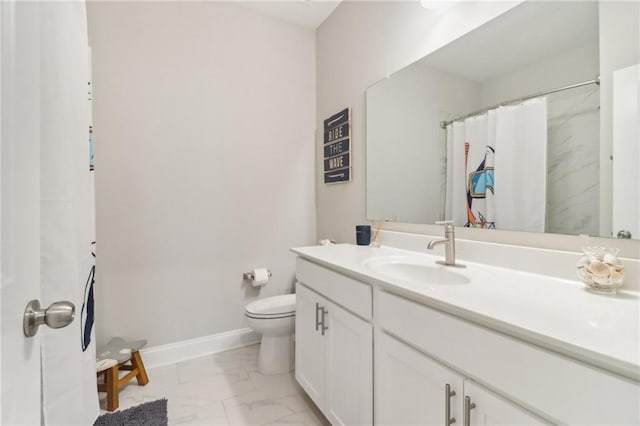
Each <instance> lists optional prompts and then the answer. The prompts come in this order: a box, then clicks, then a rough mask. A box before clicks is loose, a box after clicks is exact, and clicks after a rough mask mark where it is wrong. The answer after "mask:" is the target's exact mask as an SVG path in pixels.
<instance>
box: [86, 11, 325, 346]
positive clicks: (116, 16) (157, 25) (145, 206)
mask: <svg viewBox="0 0 640 426" xmlns="http://www.w3.org/2000/svg"><path fill="white" fill-rule="evenodd" d="M88 14H89V36H90V44H91V46H92V49H93V80H94V104H93V106H94V128H95V141H96V149H95V151H96V197H97V218H96V219H97V283H96V293H97V294H96V299H97V306H96V310H97V317H98V318H97V334H98V340H99V341H101V342H103V341H105V340H106V339H109V338H110V337H112V336H122V337H125V338H132V339H134V338H146V339H148V340H149V345H150V346H155V345H160V344H165V343H170V342H175V341H180V340H185V339H189V338H195V337H199V336H206V335H210V334H216V333H220V332H224V331H229V330H234V329H239V328H243V327H246V324H245V322H244V316H243V311H244V306H245V305H246V304H247V303H248V302H250V301H251V300H254V299H255V298H256V297H258V296H260V297H264V296H269V295H273V294H282V293H285V292H291V291H292V289H293V287H292V283H293V277H294V257H293V256H292V255H291V254H290V253H289V248H290V247H294V246H302V245H309V244H311V243H312V242H313V241H314V240H315V204H314V198H313V197H314V195H313V194H314V170H313V166H312V165H313V161H314V151H313V144H314V118H315V45H314V43H315V36H314V32H313V30H309V29H303V28H300V27H297V26H293V25H289V24H286V23H283V22H281V21H277V20H275V19H271V18H266V17H263V16H260V15H258V14H255V13H254V12H252V11H249V10H246V9H243V8H241V7H239V6H236V5H232V4H230V3H219V2H200V3H190V2H144V3H132V2H89V3H88ZM260 266H265V267H269V268H270V269H271V270H272V271H273V278H272V280H271V282H270V283H269V284H268V285H267V286H266V287H263V288H262V290H261V293H259V292H258V291H256V290H255V289H253V288H248V287H247V286H246V285H245V284H243V282H242V272H244V271H247V270H250V269H252V268H253V267H260Z"/></svg>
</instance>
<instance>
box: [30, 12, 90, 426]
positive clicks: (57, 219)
mask: <svg viewBox="0 0 640 426" xmlns="http://www.w3.org/2000/svg"><path fill="white" fill-rule="evenodd" d="M39 10H40V14H39V19H40V25H39V30H40V47H41V49H40V81H39V82H37V83H36V84H38V83H39V85H40V97H41V99H40V115H41V126H40V137H41V145H40V188H41V190H40V192H41V201H40V229H41V231H40V244H41V250H40V253H41V254H40V256H41V257H40V275H41V277H40V278H41V286H42V290H41V302H42V305H43V306H48V305H49V304H51V303H52V302H55V301H58V300H68V301H70V302H72V303H73V304H74V305H75V307H76V316H75V319H74V321H73V322H72V323H71V324H70V325H69V326H67V327H65V328H62V329H59V330H51V329H47V328H44V327H43V328H41V330H40V333H42V346H41V354H42V358H41V362H42V420H43V424H45V425H91V424H93V422H94V421H95V419H96V418H97V416H98V414H99V407H98V394H97V389H96V367H95V365H96V364H95V362H96V360H95V358H96V351H95V339H93V335H94V333H93V327H92V325H93V293H92V287H91V285H92V281H93V270H94V257H93V244H92V242H93V241H94V217H95V212H94V195H93V176H92V172H90V167H89V165H90V163H89V125H90V111H91V110H90V101H89V90H88V87H89V84H88V82H89V81H90V76H89V72H90V71H89V70H90V63H89V53H88V36H87V18H86V10H85V4H84V2H42V3H41V4H40V8H39Z"/></svg>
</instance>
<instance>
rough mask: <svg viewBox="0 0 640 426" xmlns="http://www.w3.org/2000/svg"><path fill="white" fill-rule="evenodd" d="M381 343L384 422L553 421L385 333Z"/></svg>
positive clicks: (378, 412) (379, 395) (377, 403)
mask: <svg viewBox="0 0 640 426" xmlns="http://www.w3.org/2000/svg"><path fill="white" fill-rule="evenodd" d="M375 341H376V344H375V355H374V358H375V368H374V371H375V399H374V407H375V411H374V412H375V423H376V424H378V425H451V424H456V425H463V424H469V425H505V426H513V425H542V424H547V423H545V422H544V421H542V420H541V419H539V418H537V417H535V416H534V415H533V414H531V413H529V412H527V411H526V410H524V409H522V408H520V407H519V406H517V405H515V404H513V403H512V402H510V401H508V400H505V399H503V398H501V397H499V396H498V395H496V394H494V393H493V392H491V391H489V390H488V389H485V388H484V387H482V386H480V385H478V384H476V383H474V382H473V381H471V380H470V379H465V378H464V376H462V375H461V374H459V373H457V372H455V371H454V370H452V369H450V368H447V367H446V366H444V365H442V364H440V363H438V362H437V361H435V360H434V359H433V358H431V357H429V356H427V355H425V354H423V353H421V352H419V351H417V350H415V349H413V348H411V347H410V346H408V345H406V344H404V343H403V342H400V341H399V340H397V339H395V338H394V337H392V336H389V335H388V334H386V333H384V332H380V331H376V334H375ZM467 397H468V398H469V400H468V402H467V405H468V408H467V406H465V399H466V398H467ZM466 417H468V420H466V421H467V422H468V423H465V419H466ZM447 419H448V421H447Z"/></svg>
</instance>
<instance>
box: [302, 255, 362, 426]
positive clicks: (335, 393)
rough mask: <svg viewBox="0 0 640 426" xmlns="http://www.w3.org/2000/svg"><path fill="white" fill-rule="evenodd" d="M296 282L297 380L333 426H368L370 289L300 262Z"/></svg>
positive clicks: (307, 263) (359, 283)
mask: <svg viewBox="0 0 640 426" xmlns="http://www.w3.org/2000/svg"><path fill="white" fill-rule="evenodd" d="M297 278H298V283H297V285H296V372H295V374H296V380H297V381H298V383H299V384H300V385H301V386H302V388H303V389H304V390H305V391H306V392H307V394H308V395H309V396H310V397H311V399H312V400H313V401H314V402H315V403H316V405H317V406H318V408H320V410H321V411H322V412H323V414H324V415H325V416H326V417H327V419H328V420H329V421H330V422H331V423H332V424H334V425H368V424H372V423H373V365H372V364H373V327H372V326H371V324H370V323H369V322H368V321H367V320H368V319H369V320H370V318H371V287H370V286H368V285H366V284H364V283H361V282H358V281H356V280H351V279H349V278H347V277H345V276H342V275H340V274H336V273H335V272H333V271H330V270H328V269H325V268H322V267H320V266H317V265H314V264H311V263H309V262H306V261H304V260H301V259H299V261H298V269H297ZM336 291H338V292H339V293H340V294H341V295H343V296H346V297H345V298H342V297H339V299H338V300H339V302H340V304H341V305H342V306H339V305H338V303H335V302H334V301H333V300H331V299H330V298H329V297H331V296H334V297H338V294H337V293H336ZM342 299H344V300H342ZM350 301H351V303H349V302H350ZM345 302H347V303H346V304H344V303H345ZM355 312H358V313H360V314H361V315H362V317H359V316H358V315H356V314H355Z"/></svg>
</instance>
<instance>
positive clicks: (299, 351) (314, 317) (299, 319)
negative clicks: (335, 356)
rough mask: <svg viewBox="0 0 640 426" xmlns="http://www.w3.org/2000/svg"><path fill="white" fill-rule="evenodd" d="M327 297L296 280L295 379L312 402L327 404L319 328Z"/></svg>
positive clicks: (322, 348) (320, 405)
mask: <svg viewBox="0 0 640 426" xmlns="http://www.w3.org/2000/svg"><path fill="white" fill-rule="evenodd" d="M325 304H326V299H324V298H322V297H321V296H319V295H318V294H316V293H314V292H313V291H311V290H309V289H308V288H307V287H305V286H303V285H301V284H300V283H297V284H296V355H295V356H296V373H295V374H296V380H297V381H298V383H300V386H302V388H303V389H304V390H305V392H307V394H308V395H309V396H310V397H311V399H312V400H313V402H315V404H316V405H317V406H318V407H320V408H321V409H322V408H323V406H324V394H325V362H324V358H325V356H324V339H323V336H322V331H321V330H320V324H319V323H320V315H321V311H320V310H321V309H322V307H323V306H324V305H325Z"/></svg>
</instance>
